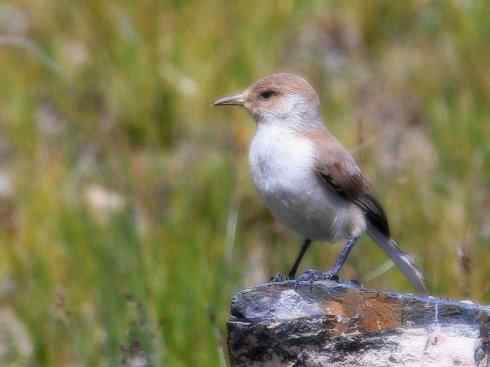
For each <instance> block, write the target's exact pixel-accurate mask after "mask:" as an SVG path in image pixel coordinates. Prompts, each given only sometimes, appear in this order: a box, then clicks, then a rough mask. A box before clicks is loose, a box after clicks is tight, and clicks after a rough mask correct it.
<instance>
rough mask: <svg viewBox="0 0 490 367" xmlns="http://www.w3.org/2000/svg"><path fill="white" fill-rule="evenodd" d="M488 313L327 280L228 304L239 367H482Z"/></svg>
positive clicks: (283, 286)
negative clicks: (229, 305)
mask: <svg viewBox="0 0 490 367" xmlns="http://www.w3.org/2000/svg"><path fill="white" fill-rule="evenodd" d="M489 315H490V307H488V306H481V305H478V304H475V303H473V302H470V301H459V302H458V301H450V300H444V299H440V298H435V297H429V296H415V295H412V294H398V293H393V292H386V291H379V290H372V289H364V288H357V287H356V286H355V285H346V284H339V283H335V282H328V281H326V282H325V281H322V282H314V283H310V282H294V281H288V282H282V283H268V284H264V285H260V286H257V287H255V288H252V289H246V290H243V291H241V292H239V293H238V294H237V295H236V296H235V297H234V298H233V300H232V304H231V316H230V319H229V321H228V347H229V353H230V362H231V366H233V367H241V366H248V367H251V366H267V367H280V366H290V367H292V366H296V367H299V366H305V367H307V366H308V367H310V366H311V367H313V366H315V367H319V366H333V367H337V366H371V367H376V366H400V365H402V366H446V367H449V366H480V367H482V366H489V363H490V362H489V357H488V354H489V346H488V344H489V341H488V330H489V329H490V322H489V319H490V316H489Z"/></svg>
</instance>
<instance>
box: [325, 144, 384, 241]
mask: <svg viewBox="0 0 490 367" xmlns="http://www.w3.org/2000/svg"><path fill="white" fill-rule="evenodd" d="M328 140H329V144H322V146H319V148H320V156H319V159H317V164H316V171H317V174H318V175H319V176H320V177H321V179H322V180H323V181H324V182H325V183H327V184H328V185H329V187H330V188H331V189H333V190H334V191H336V192H337V193H338V194H339V195H340V196H341V197H343V198H344V199H346V200H349V201H352V202H353V203H354V204H356V205H357V206H358V207H359V208H361V209H362V210H363V212H364V214H365V215H366V218H367V220H368V221H369V223H370V224H371V225H372V226H374V227H375V228H377V229H378V231H380V232H381V233H382V234H384V235H385V236H386V237H388V238H390V227H389V224H388V219H387V218H386V213H385V211H384V209H383V207H382V206H381V204H380V203H379V202H378V200H377V199H376V198H375V197H374V196H373V194H372V193H371V190H370V186H369V183H368V182H367V180H366V178H364V176H363V175H362V173H361V170H360V169H359V167H358V166H357V164H356V162H355V161H354V158H353V157H352V155H351V154H350V153H349V152H347V151H346V150H345V149H344V148H343V147H342V146H341V145H340V143H338V142H337V140H336V139H335V138H334V137H333V136H331V135H328ZM321 141H326V140H324V139H322V140H321Z"/></svg>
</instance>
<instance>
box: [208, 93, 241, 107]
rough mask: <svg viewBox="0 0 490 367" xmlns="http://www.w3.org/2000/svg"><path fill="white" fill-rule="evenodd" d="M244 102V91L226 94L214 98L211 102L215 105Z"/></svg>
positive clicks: (239, 104) (237, 104) (236, 104)
mask: <svg viewBox="0 0 490 367" xmlns="http://www.w3.org/2000/svg"><path fill="white" fill-rule="evenodd" d="M244 103H245V93H238V94H234V95H232V96H226V97H223V98H220V99H218V100H216V101H215V102H214V103H213V104H214V105H215V106H227V105H231V106H233V105H235V106H243V104H244Z"/></svg>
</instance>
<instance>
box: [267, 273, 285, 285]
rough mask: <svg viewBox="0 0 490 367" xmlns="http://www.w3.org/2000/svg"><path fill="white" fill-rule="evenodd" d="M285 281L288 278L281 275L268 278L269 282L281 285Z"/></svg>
mask: <svg viewBox="0 0 490 367" xmlns="http://www.w3.org/2000/svg"><path fill="white" fill-rule="evenodd" d="M287 280H290V279H289V277H288V276H287V275H285V274H283V273H277V274H276V275H274V276H273V277H271V278H270V280H269V282H271V283H282V282H285V281H287Z"/></svg>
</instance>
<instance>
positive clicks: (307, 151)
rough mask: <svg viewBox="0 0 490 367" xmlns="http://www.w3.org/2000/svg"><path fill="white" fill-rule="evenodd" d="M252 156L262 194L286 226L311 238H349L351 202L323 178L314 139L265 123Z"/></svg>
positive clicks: (252, 167) (259, 130)
mask: <svg viewBox="0 0 490 367" xmlns="http://www.w3.org/2000/svg"><path fill="white" fill-rule="evenodd" d="M249 158H250V168H251V171H252V178H253V181H254V183H255V185H256V187H257V189H258V191H259V193H260V194H261V195H262V197H263V198H264V200H265V202H266V205H267V206H268V208H269V209H270V210H271V211H272V213H273V214H274V215H275V216H276V217H277V218H278V219H279V220H280V221H282V222H283V223H284V224H285V225H287V226H288V227H290V228H291V229H293V230H295V231H296V232H298V233H300V234H302V235H303V236H306V237H308V238H311V239H318V240H327V241H335V240H338V239H340V238H348V237H349V235H350V234H349V231H350V227H351V217H352V213H351V211H352V208H351V205H348V204H347V203H346V202H345V201H344V200H343V199H341V198H340V197H338V196H337V195H336V194H335V193H332V192H330V191H329V189H327V188H326V187H325V186H324V185H322V184H321V183H320V181H319V179H318V178H317V176H316V174H315V173H314V170H313V166H314V162H315V156H314V146H313V143H312V142H311V141H310V140H309V139H307V138H306V137H304V136H302V135H300V134H298V133H296V132H295V131H293V130H291V129H287V128H282V127H278V126H277V125H272V126H271V125H263V126H260V125H259V127H258V129H257V133H256V135H255V137H254V139H253V141H252V144H251V147H250V156H249Z"/></svg>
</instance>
